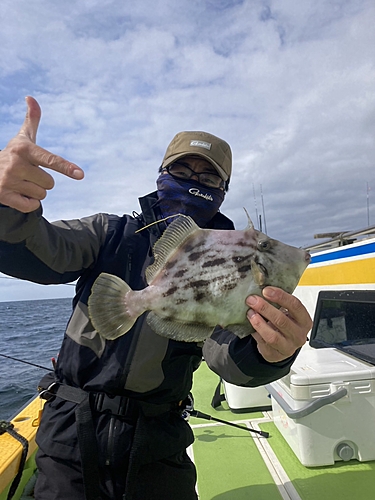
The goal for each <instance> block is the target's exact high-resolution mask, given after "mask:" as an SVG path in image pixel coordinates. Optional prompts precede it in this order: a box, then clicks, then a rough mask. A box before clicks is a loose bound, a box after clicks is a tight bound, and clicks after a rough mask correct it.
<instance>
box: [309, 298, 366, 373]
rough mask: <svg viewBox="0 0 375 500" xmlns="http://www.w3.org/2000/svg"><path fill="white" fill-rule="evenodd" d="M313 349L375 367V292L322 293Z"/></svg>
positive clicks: (312, 333) (318, 302)
mask: <svg viewBox="0 0 375 500" xmlns="http://www.w3.org/2000/svg"><path fill="white" fill-rule="evenodd" d="M310 345H311V346H312V347H315V348H318V349H320V348H324V347H335V348H336V349H340V350H343V351H345V352H347V353H349V354H351V355H354V356H356V357H358V358H360V359H365V360H366V361H369V362H370V363H373V364H375V290H345V291H342V290H341V291H331V290H330V291H321V292H319V295H318V300H317V306H316V310H315V315H314V326H313V328H312V331H311V336H310Z"/></svg>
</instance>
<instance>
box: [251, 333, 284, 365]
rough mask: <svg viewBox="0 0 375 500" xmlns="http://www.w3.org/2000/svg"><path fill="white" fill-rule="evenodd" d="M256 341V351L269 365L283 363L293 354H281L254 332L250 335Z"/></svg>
mask: <svg viewBox="0 0 375 500" xmlns="http://www.w3.org/2000/svg"><path fill="white" fill-rule="evenodd" d="M252 336H253V337H254V339H255V340H256V343H257V347H258V351H259V352H260V354H261V355H262V356H263V358H264V359H265V360H266V361H268V362H270V363H277V362H278V361H283V360H284V359H286V358H289V357H290V356H291V355H292V354H294V352H290V353H283V352H280V351H279V350H277V349H275V348H274V346H271V345H269V344H267V342H265V341H264V339H263V338H262V336H261V335H259V333H257V332H255V333H253V334H252Z"/></svg>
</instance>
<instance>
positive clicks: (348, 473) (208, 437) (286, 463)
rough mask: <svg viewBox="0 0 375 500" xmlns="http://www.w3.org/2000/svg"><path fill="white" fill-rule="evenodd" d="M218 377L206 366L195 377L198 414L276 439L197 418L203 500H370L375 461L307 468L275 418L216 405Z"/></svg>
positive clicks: (194, 452) (374, 488)
mask: <svg viewBox="0 0 375 500" xmlns="http://www.w3.org/2000/svg"><path fill="white" fill-rule="evenodd" d="M217 384H218V377H217V376H216V375H215V374H214V373H212V372H211V371H210V370H209V369H208V368H207V366H206V364H205V363H202V365H201V366H200V368H199V369H198V371H197V372H196V374H195V378H194V385H193V394H194V399H195V409H196V410H200V411H201V412H203V413H207V414H209V415H212V416H213V417H216V418H220V419H222V420H226V421H230V422H235V423H240V424H241V425H247V426H251V427H253V428H257V429H261V430H264V431H267V432H269V433H270V437H269V438H264V437H260V436H258V435H257V434H253V433H250V432H246V431H244V430H240V429H236V428H233V427H230V426H227V425H225V424H219V423H213V422H212V421H207V420H202V419H198V418H194V417H192V418H191V419H190V424H191V426H192V427H193V429H194V434H195V438H196V439H195V442H194V444H193V445H192V447H191V450H189V451H190V452H191V456H192V458H193V460H194V462H195V464H196V467H197V471H198V484H197V490H198V495H199V499H200V500H245V499H246V500H248V499H250V498H251V499H252V500H281V499H285V500H287V499H292V500H298V499H301V500H332V499H336V498H337V499H340V500H354V499H355V500H370V499H372V498H374V492H375V461H371V462H358V461H357V460H351V461H349V462H336V463H335V465H331V466H326V467H305V466H303V465H302V464H301V463H300V462H299V460H298V459H297V457H296V456H295V454H294V453H293V451H292V450H291V448H290V447H289V445H288V444H287V442H286V441H285V440H284V438H283V436H282V435H281V434H280V432H279V431H278V430H277V428H276V427H275V425H274V424H273V422H272V412H254V413H242V414H239V413H233V412H231V411H230V409H229V408H228V406H227V404H226V402H223V404H222V407H221V408H219V409H218V410H214V409H213V408H212V407H211V406H210V404H211V399H212V396H213V394H214V391H215V388H216V386H217Z"/></svg>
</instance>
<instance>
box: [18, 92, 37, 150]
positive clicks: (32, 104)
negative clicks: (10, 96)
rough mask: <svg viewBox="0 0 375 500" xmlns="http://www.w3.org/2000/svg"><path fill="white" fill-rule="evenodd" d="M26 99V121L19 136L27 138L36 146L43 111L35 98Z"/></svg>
mask: <svg viewBox="0 0 375 500" xmlns="http://www.w3.org/2000/svg"><path fill="white" fill-rule="evenodd" d="M25 99H26V104H27V110H26V116H25V120H24V122H23V124H22V127H21V129H20V131H19V135H23V136H25V137H27V138H28V139H29V140H30V141H31V142H33V143H34V144H35V142H36V134H37V132H38V127H39V122H40V117H41V115H42V111H41V109H40V106H39V104H38V102H37V101H36V100H35V99H34V98H33V97H31V96H27V97H26V98H25Z"/></svg>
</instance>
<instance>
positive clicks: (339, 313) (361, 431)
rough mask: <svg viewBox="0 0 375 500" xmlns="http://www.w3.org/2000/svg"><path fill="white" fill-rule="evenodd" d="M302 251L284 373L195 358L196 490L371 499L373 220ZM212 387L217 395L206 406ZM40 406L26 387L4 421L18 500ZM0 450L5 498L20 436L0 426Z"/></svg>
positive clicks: (219, 494) (374, 484) (30, 464)
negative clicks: (299, 335)
mask: <svg viewBox="0 0 375 500" xmlns="http://www.w3.org/2000/svg"><path fill="white" fill-rule="evenodd" d="M307 250H309V251H310V253H311V255H312V260H311V264H310V265H309V266H308V268H307V269H306V271H305V273H304V274H303V276H302V278H301V280H300V283H299V285H298V287H297V289H296V291H295V295H296V296H298V297H299V298H300V299H301V300H302V301H303V303H304V304H305V305H306V307H307V309H308V310H309V312H310V314H311V315H312V316H313V317H314V328H313V330H312V332H311V333H310V335H309V343H307V344H306V345H305V346H304V347H303V349H302V352H301V354H300V356H299V357H298V358H297V361H296V362H295V363H294V365H293V367H292V370H291V372H290V374H289V375H288V376H286V377H284V378H283V379H281V380H280V381H276V382H274V383H272V384H269V385H268V386H266V387H262V388H236V387H234V386H233V387H232V386H231V385H230V384H227V383H226V382H223V381H220V380H218V377H217V376H216V375H215V374H214V373H212V372H211V371H210V370H209V369H208V367H207V366H206V364H205V363H204V361H203V362H202V364H201V366H200V367H199V369H198V370H197V372H196V374H195V377H194V385H193V391H192V392H193V395H194V400H195V403H194V408H195V412H192V415H195V416H190V419H189V422H190V425H191V426H192V428H193V430H194V434H195V442H194V444H193V445H192V446H191V447H190V448H189V450H188V451H189V454H190V456H191V458H192V459H193V460H194V462H195V464H196V467H197V472H198V482H197V492H198V495H199V498H200V500H245V499H248V498H252V499H254V500H255V499H256V500H280V499H283V500H288V499H289V500H331V499H332V498H340V500H352V499H353V498H355V499H356V500H369V499H371V498H373V494H374V491H375V455H373V454H374V453H375V445H374V444H373V440H374V438H373V436H372V435H373V434H374V432H373V428H374V421H375V366H374V365H375V351H374V350H373V347H374V345H375V334H373V333H372V317H374V321H375V312H374V311H375V305H374V304H375V226H374V227H369V228H365V229H364V230H362V231H356V232H344V233H340V234H338V233H337V234H332V235H330V237H329V238H326V239H325V240H324V241H323V242H320V243H318V244H316V245H312V246H310V247H308V248H307ZM356 314H357V316H355V315H356ZM345 315H346V316H345ZM353 315H354V316H353ZM349 317H354V318H355V319H356V324H357V325H358V324H359V325H360V328H357V330H358V331H357V330H356V331H354V330H355V328H354V326H353V321H352V323H350V322H348V321H346V319H347V318H349ZM348 325H349V326H348ZM353 332H354V334H355V335H354V334H353ZM353 335H354V336H353ZM351 336H352V337H351ZM218 388H219V389H221V392H220V391H219V392H218V391H217V389H218ZM215 391H216V392H215ZM214 394H216V396H218V394H219V395H221V397H220V398H219V400H220V404H216V405H212V400H213V396H214ZM216 403H217V397H216ZM41 405H42V402H41V400H40V399H39V398H38V397H36V398H34V399H33V400H32V401H31V402H30V403H29V404H27V405H26V407H25V408H23V409H22V410H21V411H20V412H19V413H18V414H17V415H16V416H15V417H14V418H13V419H12V420H11V423H12V424H13V425H14V430H15V431H16V432H17V433H18V434H20V435H22V436H24V437H25V438H26V439H27V440H28V442H29V449H28V455H27V461H26V464H25V467H24V469H23V475H22V480H21V482H20V485H19V487H18V488H17V491H16V493H15V495H14V497H13V498H15V499H17V500H19V499H21V498H22V499H27V498H32V485H33V478H34V477H35V469H36V467H35V461H34V455H35V451H36V444H35V434H36V430H37V425H38V419H39V417H40V412H41V409H42V407H41ZM213 406H215V408H213ZM202 417H203V418H202ZM253 431H255V432H253ZM0 449H1V454H0V500H5V499H6V498H7V495H8V490H9V487H10V485H11V483H12V481H13V480H14V477H15V476H16V475H17V472H18V470H19V464H20V457H21V453H22V446H21V444H20V443H19V442H18V441H17V440H16V439H15V438H14V437H13V436H11V435H10V434H9V433H8V432H5V433H4V434H2V435H1V436H0Z"/></svg>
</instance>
